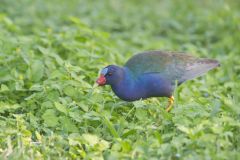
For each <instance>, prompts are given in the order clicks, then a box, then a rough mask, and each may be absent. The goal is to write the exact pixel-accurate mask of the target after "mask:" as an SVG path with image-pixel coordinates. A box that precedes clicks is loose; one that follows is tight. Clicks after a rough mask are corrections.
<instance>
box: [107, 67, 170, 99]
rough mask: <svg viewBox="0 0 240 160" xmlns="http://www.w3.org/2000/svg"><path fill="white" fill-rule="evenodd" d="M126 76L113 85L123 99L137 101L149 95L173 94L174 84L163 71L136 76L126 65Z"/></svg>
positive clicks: (115, 91) (113, 88) (162, 95)
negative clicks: (165, 76)
mask: <svg viewBox="0 0 240 160" xmlns="http://www.w3.org/2000/svg"><path fill="white" fill-rule="evenodd" d="M123 70H124V73H125V76H124V78H123V79H122V80H121V81H120V82H119V83H118V84H114V85H112V86H111V87H112V90H113V91H114V93H115V94H116V95H117V96H118V97H119V98H120V99H122V100H125V101H135V100H139V99H146V98H149V97H164V96H167V97H169V96H171V95H172V92H173V86H172V85H171V84H170V82H169V81H167V80H166V79H165V78H164V75H163V74H161V73H145V74H142V75H139V76H138V77H134V76H133V75H132V73H131V71H130V70H129V69H128V68H126V67H124V68H123Z"/></svg>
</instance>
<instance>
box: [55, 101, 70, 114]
mask: <svg viewBox="0 0 240 160" xmlns="http://www.w3.org/2000/svg"><path fill="white" fill-rule="evenodd" d="M54 105H55V107H56V108H57V110H58V111H60V112H62V113H64V114H66V115H67V113H68V111H67V107H66V106H64V105H63V104H61V103H59V102H54Z"/></svg>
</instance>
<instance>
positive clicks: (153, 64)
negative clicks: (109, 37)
mask: <svg viewBox="0 0 240 160" xmlns="http://www.w3.org/2000/svg"><path fill="white" fill-rule="evenodd" d="M218 65H219V62H218V61H216V60H212V59H205V58H196V57H193V56H190V55H187V54H184V53H178V52H162V51H148V52H143V53H139V54H137V55H135V56H133V57H132V58H130V59H129V60H128V61H127V63H126V64H125V67H128V68H129V69H130V70H131V71H132V73H133V75H134V76H135V77H137V76H139V75H141V74H144V73H153V72H154V73H161V74H163V75H164V76H165V77H166V78H167V79H169V80H170V81H172V82H174V81H175V80H178V82H179V83H182V82H184V81H186V80H189V79H193V78H195V77H198V76H201V75H202V74H204V73H205V72H207V71H209V70H211V69H213V68H215V67H217V66H218Z"/></svg>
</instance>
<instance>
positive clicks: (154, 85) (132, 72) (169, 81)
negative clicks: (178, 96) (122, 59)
mask: <svg viewBox="0 0 240 160" xmlns="http://www.w3.org/2000/svg"><path fill="white" fill-rule="evenodd" d="M218 65H219V62H218V61H216V60H212V59H205V58H195V57H193V56H190V55H187V54H183V53H176V52H161V51H149V52H144V53H139V54H137V55H135V56H133V57H132V58H130V59H129V60H128V61H127V63H126V64H125V65H124V66H123V67H119V66H115V65H109V66H107V67H105V68H104V69H103V70H102V72H101V76H100V78H99V79H98V80H97V83H98V84H99V85H105V84H109V85H111V87H112V90H113V91H114V93H115V94H116V95H117V96H118V97H119V98H120V99H122V100H125V101H135V100H139V99H146V98H150V97H172V94H173V91H174V87H175V82H176V81H177V82H178V85H180V84H182V83H183V82H185V81H186V80H189V79H193V78H195V77H198V76H201V75H202V74H204V73H205V72H207V71H209V70H211V69H213V68H215V67H217V66H218ZM172 99H173V97H172Z"/></svg>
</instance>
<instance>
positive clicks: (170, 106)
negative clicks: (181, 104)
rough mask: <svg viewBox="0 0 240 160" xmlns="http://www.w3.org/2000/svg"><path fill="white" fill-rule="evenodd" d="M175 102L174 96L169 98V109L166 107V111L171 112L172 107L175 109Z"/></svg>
mask: <svg viewBox="0 0 240 160" xmlns="http://www.w3.org/2000/svg"><path fill="white" fill-rule="evenodd" d="M173 102H174V97H173V96H171V97H169V98H168V105H167V107H166V111H167V112H170V110H171V109H172V107H173Z"/></svg>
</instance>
